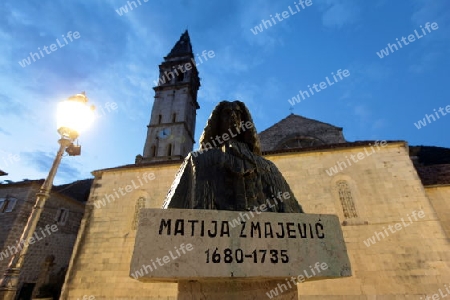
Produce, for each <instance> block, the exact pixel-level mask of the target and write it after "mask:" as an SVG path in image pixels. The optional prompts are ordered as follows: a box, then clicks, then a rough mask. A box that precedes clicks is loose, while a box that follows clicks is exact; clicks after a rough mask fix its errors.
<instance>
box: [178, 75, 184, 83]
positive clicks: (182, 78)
mask: <svg viewBox="0 0 450 300" xmlns="http://www.w3.org/2000/svg"><path fill="white" fill-rule="evenodd" d="M183 80H184V73H180V74H178V75H177V82H180V81H183Z"/></svg>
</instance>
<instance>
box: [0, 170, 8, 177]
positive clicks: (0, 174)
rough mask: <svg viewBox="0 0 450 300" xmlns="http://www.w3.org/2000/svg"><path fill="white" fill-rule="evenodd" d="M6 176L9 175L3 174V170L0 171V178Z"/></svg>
mask: <svg viewBox="0 0 450 300" xmlns="http://www.w3.org/2000/svg"><path fill="white" fill-rule="evenodd" d="M4 175H8V173H6V172H3V171H2V170H0V176H4Z"/></svg>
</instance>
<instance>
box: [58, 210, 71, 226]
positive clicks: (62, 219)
mask: <svg viewBox="0 0 450 300" xmlns="http://www.w3.org/2000/svg"><path fill="white" fill-rule="evenodd" d="M68 218H69V210H68V209H67V208H59V209H58V211H57V212H56V216H55V221H56V223H57V224H58V225H61V226H64V225H65V224H66V222H67V219H68Z"/></svg>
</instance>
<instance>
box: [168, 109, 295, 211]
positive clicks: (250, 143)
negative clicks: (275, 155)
mask: <svg viewBox="0 0 450 300" xmlns="http://www.w3.org/2000/svg"><path fill="white" fill-rule="evenodd" d="M163 208H191V209H216V210H232V211H245V210H252V211H254V210H259V211H261V210H262V211H271V212H287V213H290V212H292V213H294V212H295V213H303V209H302V207H301V206H300V204H299V203H298V202H297V200H296V199H295V196H294V194H293V193H292V191H291V189H290V187H289V185H288V183H287V182H286V180H285V179H284V178H283V175H282V174H281V173H280V171H278V169H277V167H276V166H275V165H274V164H273V163H272V162H270V161H268V160H266V159H264V158H263V157H262V156H261V149H260V143H259V138H258V135H257V133H256V129H255V127H254V125H253V120H252V118H251V116H250V113H249V111H248V109H247V107H246V106H245V104H244V103H243V102H241V101H234V102H229V101H222V102H220V103H219V104H218V105H217V106H216V108H215V109H214V110H213V112H212V114H211V116H210V118H209V120H208V123H207V125H206V127H205V129H204V131H203V134H202V136H201V138H200V149H199V151H194V152H191V153H189V155H188V156H187V157H186V158H185V160H184V162H183V164H182V165H181V167H180V169H179V171H178V173H177V175H176V178H175V180H174V182H173V184H172V187H171V189H170V190H169V193H168V195H167V197H166V200H165V202H164V205H163ZM261 208H266V209H261Z"/></svg>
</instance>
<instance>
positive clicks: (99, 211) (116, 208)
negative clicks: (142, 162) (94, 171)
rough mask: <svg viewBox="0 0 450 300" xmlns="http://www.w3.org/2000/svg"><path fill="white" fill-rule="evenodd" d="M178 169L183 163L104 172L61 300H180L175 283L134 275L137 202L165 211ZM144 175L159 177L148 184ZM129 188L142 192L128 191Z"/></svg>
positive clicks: (97, 180) (99, 179) (91, 203)
mask: <svg viewBox="0 0 450 300" xmlns="http://www.w3.org/2000/svg"><path fill="white" fill-rule="evenodd" d="M179 166H180V162H178V163H175V164H165V165H155V166H153V167H141V168H140V169H131V170H130V169H129V170H126V169H122V170H121V169H117V170H115V171H107V172H104V173H103V174H102V176H101V178H99V177H96V179H95V181H94V189H93V190H92V191H91V195H90V198H89V200H88V206H89V207H90V208H91V209H92V211H91V213H90V217H89V214H88V213H86V217H85V220H84V221H83V223H85V225H84V226H85V228H84V229H83V226H82V228H81V230H80V234H79V235H78V238H77V243H76V245H75V248H74V252H73V254H72V260H71V265H70V267H69V272H68V275H67V276H66V283H65V285H66V286H65V290H67V293H66V292H65V291H64V292H63V294H62V296H61V299H78V298H80V299H82V297H83V296H84V295H88V296H89V295H94V296H95V297H96V298H95V299H108V300H110V299H130V300H131V299H165V300H168V299H176V292H177V285H176V284H173V283H145V284H144V283H141V282H139V281H137V280H135V279H133V278H131V277H130V275H129V274H130V262H131V257H132V254H133V249H134V240H135V237H136V230H135V229H134V228H133V224H134V220H135V219H134V217H135V212H136V203H137V201H138V199H139V198H141V197H143V198H144V199H145V207H146V208H159V207H161V205H162V203H163V200H164V198H165V196H166V194H167V192H168V190H169V188H170V185H171V184H172V181H173V179H174V178H175V174H176V172H177V170H178V168H179ZM144 173H146V174H147V175H149V174H154V179H153V180H147V182H145V180H144ZM139 179H140V180H141V182H142V183H143V184H141V183H140V181H139ZM133 182H134V184H133ZM127 185H131V186H133V185H134V186H135V187H137V188H134V187H133V188H132V190H131V191H130V192H126V190H125V188H126V186H127ZM120 188H122V192H123V193H124V195H122V194H121V193H120V190H119V189H120ZM115 192H117V195H119V197H117V196H116V193H115ZM107 195H109V196H110V198H109V199H110V202H109V203H108V201H106V202H105V205H102V204H101V203H99V202H97V201H101V200H102V199H105V198H104V197H105V196H107ZM95 204H97V206H95ZM89 207H88V209H87V210H89V209H90V208H89ZM86 218H88V219H87V220H86ZM83 230H84V233H83V234H82V232H83ZM81 235H83V237H81ZM155 242H157V241H155Z"/></svg>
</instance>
